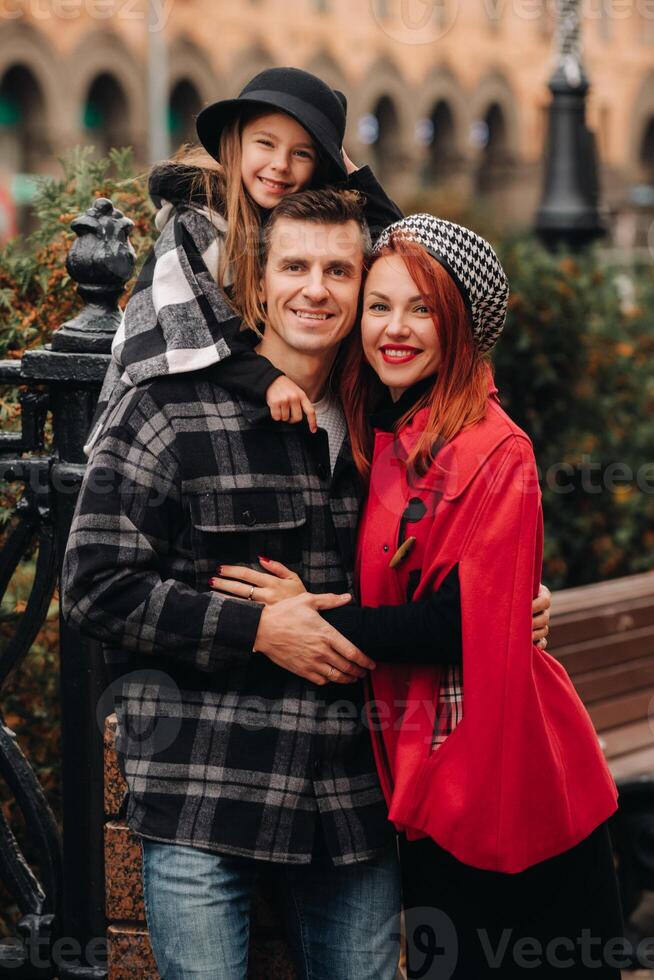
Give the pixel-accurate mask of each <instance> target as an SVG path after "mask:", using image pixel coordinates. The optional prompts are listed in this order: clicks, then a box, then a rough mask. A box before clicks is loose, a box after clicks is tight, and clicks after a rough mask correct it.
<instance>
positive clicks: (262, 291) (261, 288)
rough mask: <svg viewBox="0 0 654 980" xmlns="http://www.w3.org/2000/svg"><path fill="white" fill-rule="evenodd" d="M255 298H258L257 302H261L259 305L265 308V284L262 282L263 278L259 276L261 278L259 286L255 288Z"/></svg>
mask: <svg viewBox="0 0 654 980" xmlns="http://www.w3.org/2000/svg"><path fill="white" fill-rule="evenodd" d="M257 297H258V298H259V300H260V301H261V303H262V304H263V305H264V306H265V305H266V283H265V281H264V278H263V276H261V278H260V279H259V285H258V286H257Z"/></svg>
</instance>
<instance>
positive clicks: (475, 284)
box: [373, 214, 509, 354]
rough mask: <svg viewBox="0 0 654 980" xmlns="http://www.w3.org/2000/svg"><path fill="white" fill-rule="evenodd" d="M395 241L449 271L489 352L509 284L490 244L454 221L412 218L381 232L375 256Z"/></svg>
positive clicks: (501, 319)
mask: <svg viewBox="0 0 654 980" xmlns="http://www.w3.org/2000/svg"><path fill="white" fill-rule="evenodd" d="M396 237H400V238H405V239H409V240H410V241H413V242H417V243H418V244H419V245H422V246H423V247H424V248H426V249H427V251H428V252H429V254H430V255H433V256H434V258H435V259H438V261H439V262H440V263H441V265H442V266H443V267H444V268H445V269H447V271H448V272H449V274H450V275H451V277H452V279H453V280H454V282H455V283H456V285H457V287H458V289H459V292H460V293H461V295H462V296H463V300H464V302H465V305H466V308H467V310H468V314H469V316H470V319H471V322H472V332H473V335H474V338H475V342H476V344H477V347H478V349H479V351H480V353H482V354H483V353H484V352H485V351H488V350H490V349H491V347H493V345H494V344H495V342H496V340H497V338H498V337H499V335H500V334H501V333H502V329H503V327H504V320H505V318H506V309H507V301H508V297H509V283H508V280H507V278H506V275H505V274H504V269H503V268H502V266H501V264H500V260H499V259H498V257H497V255H496V254H495V252H494V251H493V249H492V248H491V246H490V245H489V244H488V242H487V241H486V240H485V239H484V238H482V237H481V236H480V235H477V234H476V233H475V232H474V231H470V229H469V228H463V227H462V226H461V225H455V224H453V223H452V222H451V221H443V219H442V218H435V217H434V216H433V215H432V214H412V215H409V217H408V218H402V220H401V221H396V222H394V224H392V225H389V226H388V228H386V229H385V231H383V232H382V234H381V235H380V237H379V239H378V240H377V243H376V244H375V248H374V250H373V254H375V253H377V252H379V251H380V249H382V248H384V246H387V245H388V244H389V243H390V240H391V238H396Z"/></svg>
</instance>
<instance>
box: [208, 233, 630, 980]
mask: <svg viewBox="0 0 654 980" xmlns="http://www.w3.org/2000/svg"><path fill="white" fill-rule="evenodd" d="M507 296H508V285H507V282H506V278H505V276H504V273H503V270H502V268H501V266H500V263H499V261H498V259H497V257H496V255H495V253H494V252H493V251H492V249H491V248H490V246H489V245H488V244H487V243H486V242H485V241H483V239H481V238H479V236H477V235H475V234H474V233H473V232H470V231H468V230H466V229H463V228H461V227H459V226H457V225H453V224H450V223H448V222H445V221H441V220H439V219H436V218H433V217H431V216H430V215H415V216H412V217H410V218H407V219H403V220H402V221H400V222H397V223H396V224H394V225H392V226H391V227H390V228H389V229H388V230H387V232H385V233H384V234H383V235H382V236H381V238H380V240H379V243H378V245H377V247H376V249H375V255H374V257H373V262H372V265H371V267H370V269H369V273H368V276H367V279H366V283H365V291H364V297H363V313H362V320H361V342H360V344H357V343H356V341H355V342H354V343H353V344H352V346H351V347H350V351H349V356H348V360H347V363H346V365H345V370H344V376H343V391H344V400H345V407H346V412H347V415H348V423H349V429H350V437H351V442H352V451H353V455H354V460H355V463H356V465H357V467H358V469H359V471H360V473H361V475H362V476H363V477H364V478H366V479H367V480H368V481H369V490H368V498H367V503H366V506H365V510H364V514H363V518H362V524H361V528H360V535H359V561H358V572H359V588H360V598H361V602H362V604H363V605H364V606H373V607H378V606H382V605H384V606H387V605H389V604H390V605H393V606H397V607H402V606H405V605H406V604H407V603H408V602H413V603H420V602H422V601H423V600H425V599H426V597H430V598H431V599H432V600H433V598H434V597H435V596H438V595H441V596H443V597H445V596H446V597H447V602H445V600H444V602H443V606H444V608H445V607H446V608H447V609H448V610H449V615H448V616H441V618H440V621H439V626H438V630H439V632H438V633H437V634H436V635H434V641H433V647H434V651H436V650H437V649H438V650H440V649H441V647H445V648H447V646H448V645H449V644H451V643H452V637H456V636H457V635H459V636H460V644H461V651H462V663H463V668H462V670H461V668H460V667H458V666H457V665H456V659H455V658H454V657H453V656H452V657H450V658H449V661H448V659H446V658H443V657H441V658H440V663H441V664H443V665H444V666H441V667H438V666H435V665H434V664H435V663H436V662H437V657H436V653H434V659H433V661H432V663H431V664H429V663H428V662H427V660H426V659H425V658H424V657H421V663H418V664H416V663H412V662H411V659H412V658H411V651H410V650H407V649H405V648H402V647H398V648H397V649H396V652H395V655H394V656H393V655H390V656H386V657H385V658H384V661H385V662H382V663H380V664H379V665H378V667H377V669H376V670H375V671H374V672H373V673H372V675H371V689H370V695H371V699H370V705H369V707H370V719H371V729H372V732H373V741H374V744H375V753H376V758H377V763H378V769H379V773H380V778H381V780H382V785H383V787H384V791H385V795H386V799H387V802H388V806H389V816H390V819H391V820H392V821H393V823H394V824H395V826H396V828H397V830H398V831H399V832H400V853H401V859H402V875H403V888H404V902H405V908H406V910H407V938H408V961H409V976H412V977H424V976H441V975H442V976H447V977H451V976H454V977H456V978H461V980H478V978H481V977H486V976H489V977H491V976H492V977H497V976H501V977H502V978H503V980H504V978H507V977H514V976H520V977H525V976H527V975H531V976H536V977H539V978H543V977H549V976H556V977H558V976H560V975H561V970H562V969H567V970H568V971H569V972H568V974H567V975H568V976H573V977H574V978H575V980H577V978H580V977H585V976H594V977H601V978H615V980H617V978H618V977H619V975H620V973H619V970H618V969H617V967H616V966H615V965H614V964H613V963H612V962H611V957H612V952H614V950H612V948H611V945H610V943H611V941H613V942H614V943H615V941H616V940H618V941H619V938H620V936H621V934H622V927H621V916H620V908H619V900H618V895H617V887H616V880H615V873H614V870H613V863H612V854H611V847H610V841H609V838H608V833H607V829H606V820H607V819H608V817H609V816H610V815H611V814H612V813H613V812H614V811H615V809H616V791H615V786H614V783H613V780H612V778H611V776H610V773H609V771H608V768H607V766H606V763H605V761H604V759H603V756H602V753H601V750H600V747H599V743H598V740H597V737H596V735H595V733H594V731H593V728H592V725H591V723H590V720H589V718H588V716H587V714H586V712H585V709H584V708H583V706H582V704H581V702H580V701H579V699H578V697H577V695H576V693H575V691H574V688H573V687H572V684H571V682H570V680H569V678H568V676H567V674H566V672H565V670H564V669H563V667H562V666H561V665H560V664H559V663H558V662H557V661H555V660H554V659H553V658H551V657H549V656H548V655H547V654H546V653H543V652H542V651H541V650H540V649H538V648H537V647H536V646H534V645H532V643H531V642H530V635H529V634H530V623H531V603H532V597H533V595H534V594H535V592H536V589H537V584H538V581H539V579H540V569H541V558H542V515H541V505H540V491H539V488H538V480H537V474H536V467H535V461H534V458H533V452H532V448H531V443H530V442H529V439H528V438H527V436H526V435H525V434H524V433H523V432H522V431H521V430H520V429H519V428H518V427H517V426H516V425H515V424H514V423H513V422H512V421H511V420H510V419H509V418H508V416H507V415H506V414H505V413H504V412H503V411H502V409H501V408H500V405H499V402H498V399H497V391H496V389H495V387H494V385H493V383H492V377H491V372H490V367H489V364H488V362H487V358H486V352H487V351H488V350H489V349H490V348H491V347H492V346H493V344H494V342H495V341H496V339H497V337H498V336H499V334H500V332H501V329H502V326H503V322H504V318H505V312H506V304H507ZM373 409H374V410H375V411H374V413H373V414H372V416H371V411H372V410H373ZM273 570H276V571H278V572H279V571H280V569H273ZM221 583H222V585H223V586H224V579H223V580H221ZM262 584H263V585H265V586H266V593H265V595H264V592H263V591H260V592H258V593H257V599H261V600H263V601H265V599H266V598H267V597H268V598H270V597H271V596H272V594H273V591H274V590H273V588H272V578H271V579H270V580H267V581H266V582H265V583H263V582H262ZM453 596H454V597H455V600H454V602H453V601H452V597H453ZM453 609H454V610H455V612H454V613H453V612H452V610H453ZM368 612H370V610H368ZM331 621H332V622H333V623H336V625H338V622H337V620H336V619H335V618H334V619H332V620H331ZM343 631H344V632H346V633H347V630H346V629H344V630H343ZM362 648H363V649H364V650H366V646H365V645H363V646H362ZM366 652H370V650H367V651H366ZM391 660H395V661H397V663H395V664H393V663H390V662H389V661H391ZM448 662H449V664H450V665H449V666H447V664H448ZM380 719H381V721H380ZM439 970H440V972H438V971H439Z"/></svg>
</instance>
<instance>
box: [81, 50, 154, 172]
mask: <svg viewBox="0 0 654 980" xmlns="http://www.w3.org/2000/svg"><path fill="white" fill-rule="evenodd" d="M70 61H71V64H74V65H75V73H74V74H73V76H72V84H71V94H72V100H73V105H74V107H75V113H76V117H77V118H76V124H77V129H78V132H79V134H80V138H81V139H84V140H87V139H89V138H90V139H92V138H93V137H92V136H91V137H89V134H88V133H87V132H86V127H85V126H84V115H85V107H86V104H87V100H88V96H89V93H90V92H91V90H92V86H93V85H94V83H96V81H97V80H98V79H109V78H110V79H112V80H113V84H115V88H114V92H116V93H121V94H122V97H123V98H124V103H123V107H121V111H122V112H124V116H123V119H122V121H121V125H120V128H119V130H118V135H119V137H120V142H121V143H124V144H129V145H131V146H133V147H134V151H135V156H136V158H137V159H143V158H144V157H145V154H146V139H147V131H148V124H147V117H148V108H147V86H146V77H145V65H141V64H140V63H139V61H138V59H137V58H135V57H134V56H133V54H132V52H131V51H130V50H129V48H128V47H127V45H126V44H125V43H124V42H123V41H122V39H121V38H120V37H119V36H118V35H117V34H115V33H114V32H113V31H93V32H92V33H91V34H87V35H86V37H85V38H83V39H82V40H81V41H80V43H79V44H78V45H77V47H76V49H75V50H74V51H73V52H72V53H71V55H70ZM119 97H120V96H119Z"/></svg>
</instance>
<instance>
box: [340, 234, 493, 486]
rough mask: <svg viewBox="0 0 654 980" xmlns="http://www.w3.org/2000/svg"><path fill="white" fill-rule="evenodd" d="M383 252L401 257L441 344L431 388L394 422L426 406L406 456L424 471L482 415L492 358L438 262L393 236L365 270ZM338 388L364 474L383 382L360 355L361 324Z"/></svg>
mask: <svg viewBox="0 0 654 980" xmlns="http://www.w3.org/2000/svg"><path fill="white" fill-rule="evenodd" d="M387 255H399V256H400V257H401V258H402V260H403V262H404V264H405V266H406V268H407V271H408V273H409V275H410V276H411V278H412V280H413V281H414V283H415V284H416V287H417V289H418V291H419V292H420V294H421V295H422V296H423V297H424V298H425V303H426V305H427V306H428V307H429V309H430V311H431V314H432V319H433V323H434V329H435V331H436V334H437V336H438V343H439V347H440V355H441V356H440V363H439V366H438V373H437V374H436V377H435V378H434V384H433V387H431V388H430V389H429V390H428V391H427V392H425V394H424V395H423V396H422V397H421V398H420V399H419V400H418V401H417V403H416V404H415V405H413V406H412V407H411V408H410V409H409V410H408V411H407V412H406V413H405V414H404V415H403V416H402V418H401V419H399V421H398V422H397V424H396V431H398V430H399V429H401V428H402V427H403V426H404V425H406V424H407V422H409V421H410V420H411V419H412V418H413V416H414V415H415V414H416V412H418V411H420V410H421V409H423V408H425V407H427V408H428V409H429V411H428V414H427V419H426V422H425V428H424V430H423V432H422V434H421V435H420V437H419V439H418V440H417V442H416V445H415V446H414V448H413V449H412V451H411V454H410V456H409V457H408V459H407V467H409V468H410V469H413V470H414V471H415V472H417V473H420V474H424V473H425V472H426V471H427V469H428V468H429V466H430V465H431V463H432V462H433V460H434V454H435V450H436V447H437V446H439V445H442V444H443V443H444V442H449V441H450V440H451V439H453V438H454V436H455V435H457V433H458V432H460V431H461V429H463V428H466V427H467V426H470V425H474V424H475V423H476V422H479V421H480V420H481V419H483V418H484V417H485V415H486V403H487V400H488V385H489V379H490V377H491V368H490V362H489V359H488V357H486V356H484V355H483V354H480V353H479V351H478V349H477V346H476V344H475V342H474V339H473V334H472V325H471V321H470V316H469V314H468V311H467V310H466V307H465V304H464V302H463V298H462V296H461V293H460V292H459V290H458V288H457V286H456V284H455V282H454V280H453V279H452V277H451V276H450V274H449V273H448V272H447V271H446V270H445V268H444V267H443V266H442V265H441V264H440V262H438V261H437V260H436V259H434V258H433V257H432V256H431V255H430V254H429V252H427V250H426V249H425V248H423V247H422V245H419V244H418V243H417V242H412V241H409V240H407V239H406V238H403V237H401V236H395V238H391V241H390V242H389V244H388V246H386V247H385V248H383V249H382V250H381V251H380V252H378V253H377V254H376V255H375V256H374V257H373V260H372V262H371V264H370V266H369V268H368V272H369V271H370V268H372V265H374V263H375V262H376V261H377V260H378V259H380V258H382V257H384V256H387ZM340 389H341V395H342V399H343V405H344V407H345V414H346V417H347V424H348V429H349V432H350V440H351V443H352V452H353V456H354V462H355V465H356V468H357V470H358V471H359V473H360V474H361V475H362V476H363V477H364V478H366V479H367V478H368V477H369V475H370V463H371V457H372V441H373V440H372V427H371V425H370V422H369V416H370V412H371V410H372V409H374V407H375V403H376V402H377V401H378V399H379V397H380V395H381V393H382V392H383V385H382V383H381V381H380V380H379V378H378V377H377V375H376V374H375V372H374V371H373V369H372V368H371V367H370V365H369V364H368V362H367V360H366V358H365V356H364V353H363V346H362V343H361V328H360V326H359V327H356V328H355V330H354V331H353V334H352V335H351V336H350V338H349V342H348V344H347V350H346V351H345V358H344V364H343V371H342V374H341V380H340Z"/></svg>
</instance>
